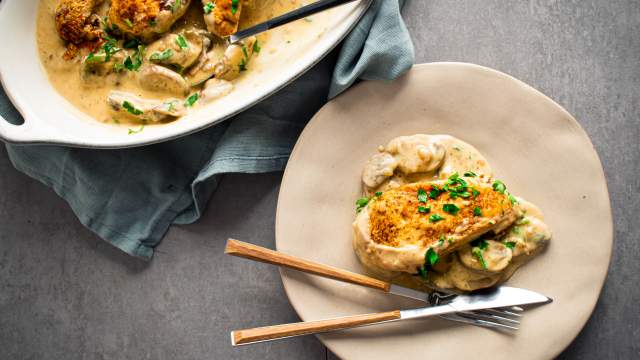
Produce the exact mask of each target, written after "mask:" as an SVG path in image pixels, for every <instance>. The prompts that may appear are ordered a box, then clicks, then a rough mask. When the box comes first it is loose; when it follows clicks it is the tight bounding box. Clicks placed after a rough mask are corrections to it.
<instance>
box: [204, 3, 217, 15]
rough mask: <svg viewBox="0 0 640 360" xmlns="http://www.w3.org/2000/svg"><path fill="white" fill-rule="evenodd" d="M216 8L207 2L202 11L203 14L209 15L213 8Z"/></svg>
mask: <svg viewBox="0 0 640 360" xmlns="http://www.w3.org/2000/svg"><path fill="white" fill-rule="evenodd" d="M215 7H216V6H215V5H214V4H213V3H212V2H208V3H206V4H205V5H204V7H203V10H204V13H205V14H211V12H212V11H213V8H215Z"/></svg>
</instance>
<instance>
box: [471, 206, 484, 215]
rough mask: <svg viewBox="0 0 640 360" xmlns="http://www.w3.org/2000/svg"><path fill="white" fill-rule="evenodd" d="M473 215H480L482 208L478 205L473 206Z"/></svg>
mask: <svg viewBox="0 0 640 360" xmlns="http://www.w3.org/2000/svg"><path fill="white" fill-rule="evenodd" d="M473 215H474V216H482V209H480V206H476V207H475V208H473Z"/></svg>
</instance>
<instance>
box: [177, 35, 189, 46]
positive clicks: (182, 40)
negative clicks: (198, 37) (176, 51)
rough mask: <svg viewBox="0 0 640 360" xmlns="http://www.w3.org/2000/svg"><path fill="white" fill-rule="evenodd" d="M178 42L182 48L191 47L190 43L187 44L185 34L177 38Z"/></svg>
mask: <svg viewBox="0 0 640 360" xmlns="http://www.w3.org/2000/svg"><path fill="white" fill-rule="evenodd" d="M176 43H177V44H178V46H180V49H186V48H188V47H189V44H187V40H185V38H184V36H182V35H178V37H177V38H176Z"/></svg>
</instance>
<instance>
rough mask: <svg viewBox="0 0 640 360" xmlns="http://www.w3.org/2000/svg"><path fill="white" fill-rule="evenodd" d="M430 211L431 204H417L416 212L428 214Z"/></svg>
mask: <svg viewBox="0 0 640 360" xmlns="http://www.w3.org/2000/svg"><path fill="white" fill-rule="evenodd" d="M430 211H431V206H418V212H419V213H422V214H428V213H429V212H430Z"/></svg>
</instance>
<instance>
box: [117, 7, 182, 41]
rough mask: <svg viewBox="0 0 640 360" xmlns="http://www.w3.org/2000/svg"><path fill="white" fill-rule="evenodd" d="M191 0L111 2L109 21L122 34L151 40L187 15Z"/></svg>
mask: <svg viewBox="0 0 640 360" xmlns="http://www.w3.org/2000/svg"><path fill="white" fill-rule="evenodd" d="M190 3H191V0H111V8H110V9H109V20H110V21H111V23H112V24H113V25H116V26H117V27H118V28H119V29H120V30H121V31H122V32H124V33H127V34H131V35H133V36H136V37H139V38H142V39H143V40H147V41H148V40H151V39H153V38H154V37H155V36H156V35H158V34H162V33H164V32H166V31H168V30H169V28H171V25H173V24H174V23H175V22H176V20H178V19H179V18H180V17H182V15H184V14H185V12H186V11H187V9H188V8H189V4H190Z"/></svg>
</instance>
